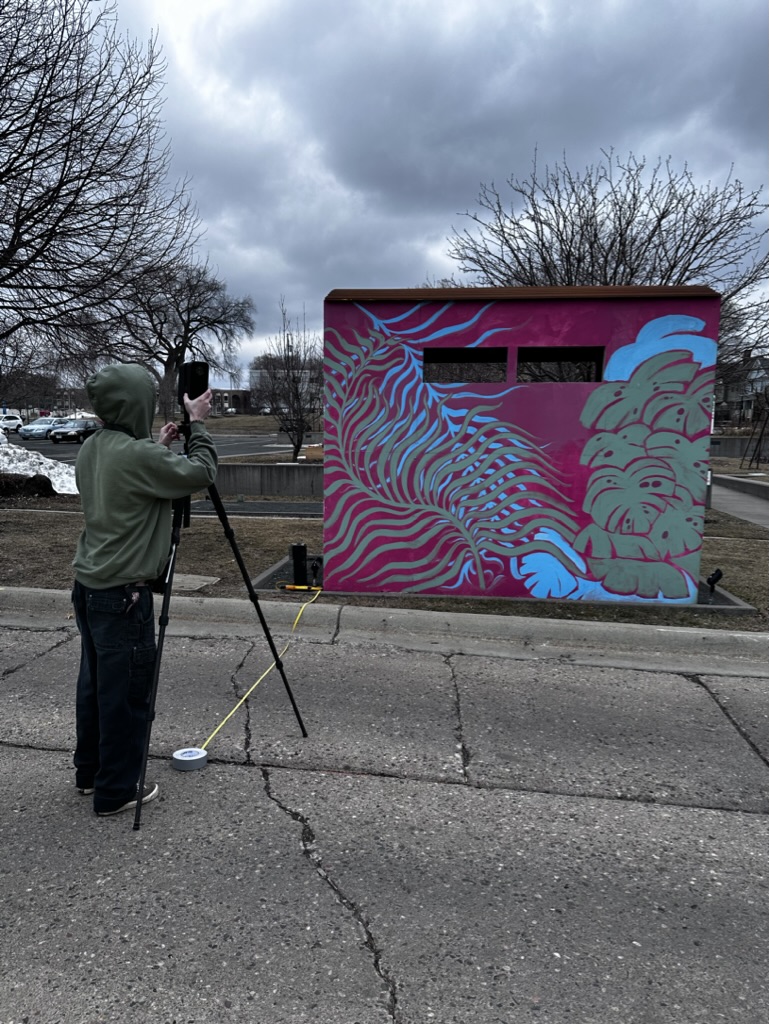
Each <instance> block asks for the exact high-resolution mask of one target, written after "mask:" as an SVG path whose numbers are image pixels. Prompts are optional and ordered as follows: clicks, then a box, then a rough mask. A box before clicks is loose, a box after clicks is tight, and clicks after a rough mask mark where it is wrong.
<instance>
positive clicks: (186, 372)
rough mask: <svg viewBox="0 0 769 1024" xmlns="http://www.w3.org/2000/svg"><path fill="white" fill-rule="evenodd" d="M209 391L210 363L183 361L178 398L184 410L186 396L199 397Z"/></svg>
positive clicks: (180, 370) (180, 368)
mask: <svg viewBox="0 0 769 1024" xmlns="http://www.w3.org/2000/svg"><path fill="white" fill-rule="evenodd" d="M206 391H208V363H203V362H194V363H182V365H181V366H180V367H179V384H178V387H177V391H176V400H177V402H178V403H179V406H180V407H181V409H182V412H184V396H185V395H187V396H188V397H189V398H199V397H200V396H201V395H202V394H204V393H205V392H206Z"/></svg>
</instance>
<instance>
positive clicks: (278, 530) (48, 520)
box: [0, 494, 323, 598]
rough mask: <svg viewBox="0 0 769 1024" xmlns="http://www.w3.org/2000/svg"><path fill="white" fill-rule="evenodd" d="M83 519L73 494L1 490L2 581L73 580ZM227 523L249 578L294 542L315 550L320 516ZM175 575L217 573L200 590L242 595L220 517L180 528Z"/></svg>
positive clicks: (57, 583)
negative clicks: (4, 493)
mask: <svg viewBox="0 0 769 1024" xmlns="http://www.w3.org/2000/svg"><path fill="white" fill-rule="evenodd" d="M82 522H83V517H82V513H81V511H80V499H79V497H78V496H77V495H56V496H54V497H35V496H30V495H23V494H20V495H19V494H17V495H15V496H13V497H9V496H5V497H3V496H0V544H1V545H2V551H3V555H2V566H1V568H0V585H2V586H9V587H42V588H49V589H53V590H62V589H65V588H68V587H70V586H71V585H72V569H71V562H72V557H73V555H74V552H75V545H76V543H77V538H78V535H79V533H80V530H81V529H82ZM230 525H231V527H232V529H233V531H234V534H235V541H236V544H237V546H238V550H239V551H240V554H241V555H242V557H243V561H244V562H245V564H246V568H247V570H248V573H249V576H250V577H251V579H252V580H253V579H255V578H257V577H258V576H260V575H261V574H262V573H265V572H266V571H267V570H268V569H270V568H271V567H272V566H274V565H275V564H276V563H277V562H279V561H280V560H281V559H283V558H286V557H287V555H288V553H289V548H290V546H291V545H292V544H302V543H303V544H306V545H307V550H308V551H310V552H313V553H320V551H321V547H322V539H323V525H322V523H321V522H320V521H319V520H307V519H288V520H279V519H262V518H259V519H256V518H247V517H234V516H233V517H232V518H231V519H230ZM176 572H177V573H191V574H194V575H200V576H214V577H218V580H219V581H218V582H217V583H215V584H212V585H210V586H208V587H205V588H204V589H203V590H202V591H199V593H200V594H202V595H204V596H216V597H243V598H247V597H248V592H247V589H246V584H245V583H244V581H243V577H242V575H241V573H240V569H239V568H238V565H237V562H236V561H235V556H234V553H233V551H232V547H231V545H230V543H229V541H228V540H227V538H226V537H225V534H224V530H223V528H222V525H221V523H220V522H219V520H218V518H217V517H216V516H214V517H213V518H210V517H203V516H198V515H194V514H193V515H192V516H191V517H190V525H189V527H187V528H185V529H183V530H182V533H181V542H180V544H179V552H178V556H177V562H176Z"/></svg>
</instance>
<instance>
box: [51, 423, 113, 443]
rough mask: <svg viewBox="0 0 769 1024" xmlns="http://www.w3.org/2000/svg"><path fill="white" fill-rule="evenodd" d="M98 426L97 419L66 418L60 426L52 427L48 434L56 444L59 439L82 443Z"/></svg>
mask: <svg viewBox="0 0 769 1024" xmlns="http://www.w3.org/2000/svg"><path fill="white" fill-rule="evenodd" d="M100 427H101V422H100V421H99V420H90V419H89V420H67V421H66V422H65V423H62V425H61V426H60V427H54V428H53V430H52V431H51V433H50V435H49V436H50V438H51V440H52V441H53V443H54V444H58V443H59V441H75V442H76V443H77V444H82V443H83V441H85V439H86V438H87V437H90V436H91V434H94V433H95V432H96V431H97V430H99V428H100Z"/></svg>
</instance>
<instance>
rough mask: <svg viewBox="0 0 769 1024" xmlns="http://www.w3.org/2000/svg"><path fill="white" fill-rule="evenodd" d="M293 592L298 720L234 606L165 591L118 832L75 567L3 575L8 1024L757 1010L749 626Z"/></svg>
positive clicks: (762, 652) (766, 1008)
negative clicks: (84, 699)
mask: <svg viewBox="0 0 769 1024" xmlns="http://www.w3.org/2000/svg"><path fill="white" fill-rule="evenodd" d="M297 611H298V605H291V604H287V603H269V602H265V604H264V614H265V617H266V619H267V622H268V623H269V625H270V628H271V629H272V630H273V631H274V635H275V638H276V640H277V642H278V647H279V649H280V650H284V648H285V670H286V673H287V676H288V679H289V681H290V684H291V687H292V689H293V693H294V695H295V697H296V701H297V704H298V706H299V708H300V710H301V714H302V717H303V719H304V722H305V724H306V726H307V731H308V733H309V735H308V737H307V738H303V737H302V736H301V734H300V730H299V728H298V724H297V721H296V720H295V717H294V715H293V714H292V711H291V707H290V703H289V701H288V698H287V695H286V693H285V691H284V687H283V686H282V685H281V680H280V678H278V674H277V673H276V672H273V673H272V674H271V675H270V676H268V677H267V678H266V679H265V680H264V682H263V683H262V684H261V685H260V686H259V687H258V688H257V689H256V690H253V684H254V681H255V680H257V679H259V678H260V676H261V675H262V673H263V672H264V670H265V669H266V668H267V667H268V666H269V664H270V658H269V653H268V651H267V645H266V644H265V639H264V637H263V636H262V631H261V630H260V628H259V625H258V623H257V622H256V619H255V616H254V611H253V608H251V606H250V603H249V602H247V601H232V600H229V601H227V600H217V599H215V598H208V599H203V598H195V597H192V598H183V597H178V598H177V597H175V598H174V600H173V601H172V605H171V624H170V628H169V636H168V640H167V645H166V649H165V654H164V658H163V662H162V673H161V683H160V688H159V694H158V715H157V718H156V720H155V723H154V727H153V732H152V745H151V757H150V766H149V771H150V777H151V778H152V779H154V780H157V781H158V783H159V785H160V790H161V795H160V799H159V800H157V801H155V803H153V804H151V805H149V806H148V807H147V809H146V810H145V811H144V814H143V816H142V822H141V828H140V830H138V831H134V830H133V829H132V821H133V817H132V815H120V816H118V817H116V818H113V819H101V818H97V817H95V815H94V814H93V811H92V809H91V806H90V801H89V800H88V799H87V798H85V797H81V796H78V794H77V792H76V791H75V787H74V773H73V770H72V764H71V759H72V753H71V751H72V744H73V733H74V722H73V719H74V708H73V700H74V697H73V683H74V679H75V676H76V673H77V664H78V658H79V651H80V645H79V640H78V637H77V631H76V629H75V626H74V623H73V622H72V619H71V617H70V616H71V612H70V605H69V595H68V594H66V593H64V592H61V593H59V592H52V591H45V592H41V591H27V592H21V591H13V590H10V589H6V590H2V589H0V675H2V678H3V691H4V697H3V700H2V701H0V734H1V735H2V739H1V740H0V766H2V771H3V777H4V779H5V780H6V783H5V784H4V785H3V787H2V788H0V843H1V844H2V849H3V870H2V872H1V873H0V875H1V876H2V882H1V883H0V887H1V888H0V891H1V892H2V899H3V915H2V917H1V918H0V936H2V937H3V939H4V941H0V1021H2V1024H10V1022H13V1021H15V1022H19V1021H25V1020H28V1021H30V1022H35V1024H61V1022H62V1021H67V1022H70V1021H71V1022H73V1024H74V1022H77V1024H96V1022H102V1021H104V1022H106V1021H110V1022H112V1024H138V1022H140V1021H142V1022H143V1021H150V1022H153V1024H155V1022H157V1024H170V1022H171V1021H176V1022H179V1024H181V1022H188V1024H193V1022H194V1024H223V1022H225V1024H306V1022H310V1021H312V1022H313V1024H540V1022H541V1024H716V1022H719V1021H723V1022H734V1024H740V1022H744V1024H762V1022H763V1024H766V1022H767V1021H769V983H768V982H767V976H766V949H767V943H769V916H768V915H767V910H766V898H767V877H768V876H769V872H768V871H767V849H769V801H768V800H767V791H768V789H769V724H768V723H769V720H768V719H767V714H766V688H767V682H769V668H767V660H766V650H767V640H768V639H769V638H768V637H767V635H766V634H749V635H747V634H740V633H738V632H735V633H730V632H724V631H710V630H682V629H665V628H659V627H655V628H651V627H645V626H612V625H611V624H607V623H590V622H575V623H566V622H558V621H548V620H539V619H525V618H520V619H519V618H515V619H511V618H508V617H505V616H485V615H484V616H474V615H450V614H445V613H443V612H414V611H405V610H404V611H398V610H383V609H368V608H356V607H343V608H340V607H337V606H332V605H324V604H322V603H321V602H317V603H315V604H313V605H312V606H309V607H306V608H305V611H304V614H303V615H302V616H301V619H299V620H297V619H296V616H297ZM286 645H288V646H287V648H286ZM248 692H250V696H249V697H248V700H247V701H246V702H245V704H244V705H242V706H239V707H238V708H237V710H236V711H235V713H234V714H233V715H232V717H231V718H230V719H229V720H227V721H226V722H225V715H226V714H227V713H228V712H229V711H230V710H231V709H233V708H234V707H235V704H236V701H237V700H238V699H239V698H241V697H242V696H244V695H245V694H246V693H248ZM219 724H222V728H221V730H220V731H218V732H217V733H216V734H215V735H212V736H211V737H210V739H208V740H206V737H209V734H211V733H212V731H213V730H214V728H215V727H216V726H217V725H219ZM204 741H205V742H206V746H207V749H208V751H209V762H208V765H207V766H206V767H205V768H204V769H203V770H201V771H197V772H178V771H174V770H173V767H172V753H173V752H174V751H175V750H177V749H179V748H181V747H183V746H187V745H191V744H194V745H198V746H199V745H200V744H201V743H203V742H204Z"/></svg>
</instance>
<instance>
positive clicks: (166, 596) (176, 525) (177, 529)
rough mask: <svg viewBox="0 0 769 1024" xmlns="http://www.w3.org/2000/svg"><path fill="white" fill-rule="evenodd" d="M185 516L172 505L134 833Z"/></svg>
mask: <svg viewBox="0 0 769 1024" xmlns="http://www.w3.org/2000/svg"><path fill="white" fill-rule="evenodd" d="M184 516H185V502H184V500H183V499H182V500H181V501H179V502H177V503H175V504H174V518H173V522H172V525H171V557H170V558H169V560H168V569H167V571H166V580H165V586H164V587H163V603H162V605H161V607H160V619H159V629H158V639H157V644H156V645H155V646H156V653H155V669H154V672H153V675H152V689H151V691H150V702H149V708H148V711H147V734H146V736H145V738H144V756H143V757H142V770H141V774H140V775H139V790H138V800H137V801H136V811H135V813H134V825H133V828H134V832H138V830H139V827H140V825H141V814H142V796H143V795H144V781H145V779H146V776H147V760H148V758H149V753H150V737H151V735H152V723H153V721H154V720H155V702H156V700H157V695H158V680H159V679H160V660H161V658H162V656H163V644H164V643H165V638H166V626H167V625H168V609H169V606H170V604H171V587H172V585H173V582H174V568H175V566H176V552H177V549H178V547H179V540H180V537H181V527H182V520H183V519H184Z"/></svg>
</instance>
